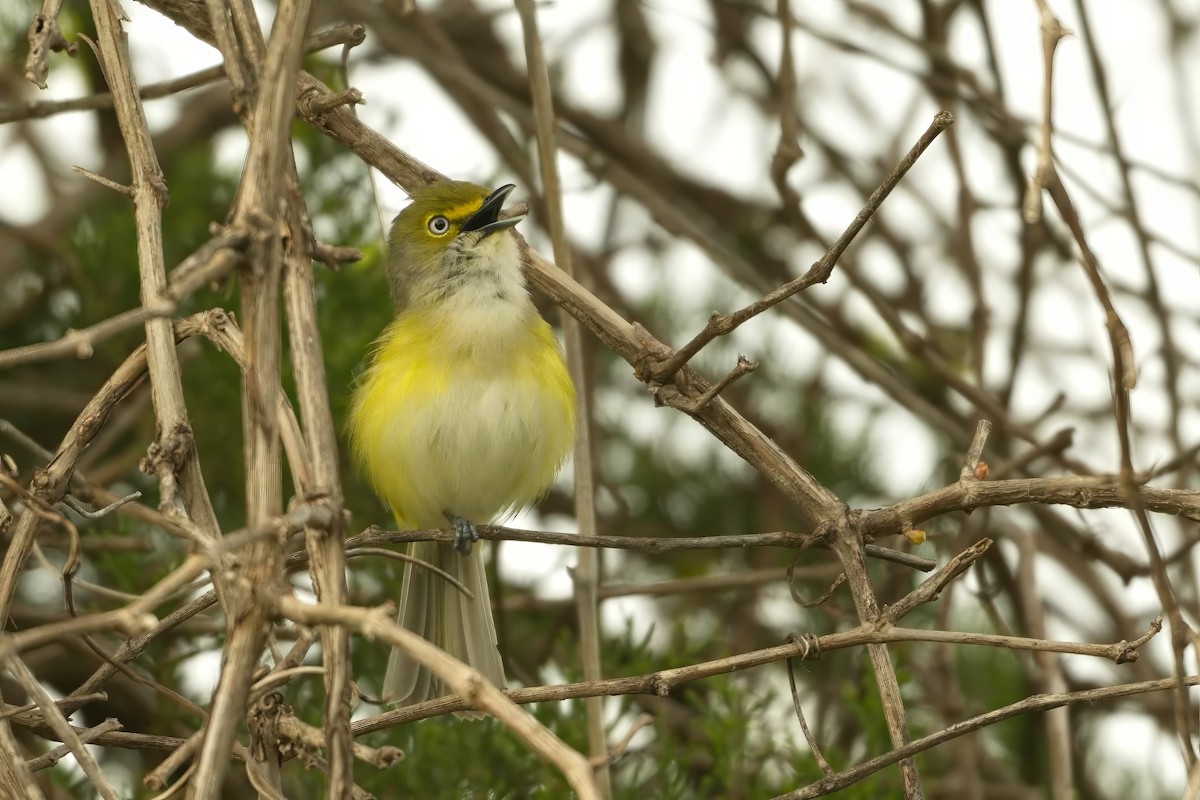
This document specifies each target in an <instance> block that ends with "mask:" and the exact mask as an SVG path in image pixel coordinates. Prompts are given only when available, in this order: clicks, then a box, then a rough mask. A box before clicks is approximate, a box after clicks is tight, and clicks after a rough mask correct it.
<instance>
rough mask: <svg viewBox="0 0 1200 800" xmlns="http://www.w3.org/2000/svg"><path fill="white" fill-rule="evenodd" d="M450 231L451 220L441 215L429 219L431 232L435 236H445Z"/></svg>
mask: <svg viewBox="0 0 1200 800" xmlns="http://www.w3.org/2000/svg"><path fill="white" fill-rule="evenodd" d="M448 230H450V220H448V219H446V218H445V217H443V216H442V215H441V214H438V215H437V216H436V217H431V218H430V219H429V232H430V233H432V234H433V235H434V236H444V235H445V233H446V231H448Z"/></svg>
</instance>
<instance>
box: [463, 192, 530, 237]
mask: <svg viewBox="0 0 1200 800" xmlns="http://www.w3.org/2000/svg"><path fill="white" fill-rule="evenodd" d="M515 188H517V187H516V186H514V185H513V184H511V183H509V184H506V185H504V186H501V187H500V188H499V189H497V190H496V191H494V192H492V193H491V194H489V195H488V196H487V198H485V199H484V201H483V205H481V206H480V207H479V210H478V211H476V212H475V213H474V214H472V215H471V217H470V218H469V219H468V220H467V221H466V222H464V223H463V226H462V232H463V233H466V232H467V231H479V232H480V233H481V234H482V236H488V235H489V234H493V233H495V232H496V231H502V230H504V229H506V228H511V227H512V226H513V225H516V224H517V223H518V222H520V221H521V220H523V219H524V218H525V217H524V215H517V216H515V217H508V218H507V219H499V217H500V210H501V209H502V208H504V201H505V200H506V199H507V198H508V195H509V193H510V192H512V190H513V189H515ZM482 236H481V237H480V238H482Z"/></svg>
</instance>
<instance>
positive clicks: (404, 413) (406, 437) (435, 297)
mask: <svg viewBox="0 0 1200 800" xmlns="http://www.w3.org/2000/svg"><path fill="white" fill-rule="evenodd" d="M513 188H514V187H513V186H512V185H508V186H502V187H500V188H499V189H497V190H496V191H494V192H489V191H488V190H487V189H486V188H484V187H482V186H476V185H475V184H472V183H465V182H461V181H442V182H439V183H435V184H433V185H431V186H427V187H424V188H421V189H417V190H414V191H413V192H412V195H411V199H412V202H411V203H410V204H409V205H408V206H407V207H406V208H405V209H404V210H403V211H401V212H400V214H399V216H397V217H396V219H395V221H394V222H393V223H392V230H391V235H390V237H389V240H388V259H387V273H388V281H389V284H390V287H391V294H392V300H393V301H394V302H395V305H396V319H395V320H394V321H393V322H392V323H391V324H390V325H388V327H387V328H386V329H385V330H384V331H383V333H382V335H381V336H380V337H379V339H378V340H377V341H376V343H375V347H374V351H373V353H372V356H371V363H370V366H369V367H368V368H367V370H366V371H365V372H364V373H363V375H362V377H361V379H360V380H359V382H358V384H357V385H356V387H355V389H354V397H353V400H352V403H351V409H350V417H349V434H350V444H351V450H352V452H353V455H354V458H355V460H356V462H357V464H358V466H359V468H360V469H361V471H362V474H363V475H364V476H365V477H366V478H367V479H368V480H369V481H370V483H371V485H372V487H374V489H375V492H376V494H378V495H379V496H380V497H381V498H382V499H383V500H384V501H385V502H386V503H387V504H388V506H389V507H390V508H391V510H392V513H393V514H395V516H396V522H397V524H398V525H399V526H400V528H401V529H424V528H441V527H444V526H445V525H446V523H447V522H448V523H450V524H451V525H453V527H454V529H455V540H454V544H453V545H451V544H448V543H441V542H418V543H415V544H412V545H409V546H408V553H409V554H410V555H411V556H413V557H414V558H416V559H418V560H420V561H424V562H427V563H429V564H432V565H433V566H436V567H438V568H440V569H442V570H445V571H446V572H447V573H449V574H450V575H453V576H454V577H456V578H457V579H458V580H460V581H461V582H462V583H463V584H465V585H466V587H467V588H468V589H469V590H470V591H471V593H472V594H473V595H474V599H468V598H467V597H466V596H465V595H464V594H463V593H462V592H461V591H459V590H458V589H457V588H456V587H455V586H454V585H453V584H451V583H450V582H449V581H447V580H445V578H443V577H441V576H439V575H437V574H436V573H434V572H432V571H430V570H428V569H424V568H423V567H421V566H419V565H413V564H406V565H405V567H404V583H403V585H402V586H401V589H400V604H399V608H400V611H399V617H398V621H399V624H400V625H402V626H403V627H405V628H407V629H409V630H411V631H412V632H414V633H416V634H419V635H421V636H423V637H425V638H426V639H427V640H429V641H430V642H432V643H434V644H436V645H437V646H439V647H441V648H442V649H443V650H445V651H446V652H448V653H450V654H451V655H453V656H455V657H457V658H459V659H461V660H463V661H465V662H467V663H468V664H470V665H471V666H473V667H474V668H475V669H477V670H479V671H480V672H482V673H483V675H484V676H486V677H487V679H488V680H489V681H491V682H492V683H494V684H495V685H496V686H498V687H500V688H501V689H503V688H506V685H507V684H506V681H505V677H504V667H503V664H502V663H501V660H500V652H499V650H498V649H497V646H496V626H495V623H494V622H493V620H492V611H491V600H490V598H489V595H488V584H487V576H486V574H485V571H484V565H483V563H482V558H481V556H480V555H479V554H478V553H473V552H472V549H473V548H472V545H473V544H474V542H475V541H476V540H477V539H478V538H479V535H478V533H477V532H476V531H475V523H478V524H486V523H489V522H492V521H493V520H495V519H496V518H497V517H500V516H503V515H505V514H507V513H511V512H514V511H516V510H518V509H520V508H522V507H524V506H527V505H530V504H531V503H533V502H534V501H536V500H537V499H538V498H539V497H540V496H541V495H542V494H543V493H544V492H545V490H546V488H547V487H548V486H549V484H550V482H551V481H552V480H554V476H555V474H557V472H558V470H559V468H560V467H561V466H562V463H563V461H564V459H565V458H566V456H567V453H568V451H569V450H570V448H571V443H572V441H573V440H574V435H575V389H574V387H573V386H572V384H571V379H570V377H569V376H568V374H567V369H566V365H565V364H564V362H563V356H562V350H561V348H560V347H559V344H558V340H557V339H556V338H555V336H554V331H553V329H552V328H551V327H550V325H548V324H547V323H546V321H545V320H544V319H542V318H541V316H540V315H539V314H538V312H537V309H535V308H534V305H533V302H532V301H531V300H530V298H529V292H528V290H527V289H526V286H525V278H524V275H523V274H522V272H521V258H520V253H519V252H518V249H517V241H516V237H515V236H513V233H512V231H511V230H509V229H510V228H512V226H514V225H515V224H517V222H519V221H520V220H521V217H519V216H517V217H508V218H507V219H500V218H499V214H500V210H501V208H502V207H503V205H504V201H505V199H506V198H507V197H508V195H509V193H510V192H511V191H512V190H513ZM448 691H449V690H448V688H447V687H446V686H445V685H444V684H443V683H442V682H441V681H440V680H438V679H437V678H436V677H435V676H433V675H432V674H430V673H429V672H428V671H427V670H425V669H424V668H422V667H420V666H418V665H417V664H416V663H415V662H413V661H412V660H411V659H408V658H406V657H405V656H404V654H403V653H401V652H400V651H398V650H393V651H392V654H391V658H390V659H389V660H388V668H387V675H386V676H385V678H384V683H383V696H384V699H385V700H387V701H389V702H393V703H396V704H398V705H402V706H404V705H412V704H415V703H420V702H422V701H424V700H428V699H431V698H434V697H439V696H441V695H443V694H447V693H448ZM474 716H478V715H474Z"/></svg>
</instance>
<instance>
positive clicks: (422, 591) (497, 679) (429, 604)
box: [383, 542, 507, 719]
mask: <svg viewBox="0 0 1200 800" xmlns="http://www.w3.org/2000/svg"><path fill="white" fill-rule="evenodd" d="M408 554H409V555H411V556H412V557H413V558H415V559H417V560H419V561H424V562H426V563H428V564H431V565H433V566H435V567H437V568H438V569H441V570H443V571H445V572H446V573H448V574H449V575H452V576H453V577H454V578H456V579H457V580H458V581H460V582H461V583H462V584H463V585H465V586H466V588H467V589H468V590H470V592H471V594H472V595H474V597H473V598H468V597H467V596H466V595H465V594H463V592H462V590H460V589H459V588H458V587H456V586H455V585H454V584H452V583H451V582H450V581H448V580H446V579H445V577H443V576H441V575H438V574H437V573H435V572H433V571H432V570H428V569H425V568H424V567H421V566H419V565H415V564H411V563H409V564H405V565H404V585H403V587H401V591H400V613H399V614H398V616H397V622H398V623H399V624H400V626H401V627H403V628H407V629H408V630H410V631H412V632H413V633H415V634H417V635H418V636H422V637H424V638H425V639H426V640H428V641H429V642H432V643H433V644H435V645H437V646H438V647H440V648H442V649H443V650H445V651H446V652H447V653H449V654H450V655H452V656H454V657H455V658H457V659H459V660H460V661H465V662H466V663H467V664H470V665H471V666H472V667H474V668H475V669H477V670H479V671H480V672H481V673H483V676H484V677H485V678H487V679H488V680H489V681H490V682H491V683H493V684H495V685H496V686H497V687H499V688H501V689H505V688H507V682H506V681H505V679H504V665H503V663H501V661H500V651H499V649H497V647H496V624H495V622H493V621H492V606H491V599H490V597H489V595H488V583H487V575H486V573H485V570H484V566H483V558H482V556H481V554H480V553H479V552H478V550H477V549H476V550H475V551H474V552H472V553H471V554H470V555H466V556H464V555H461V554H460V553H459V552H458V551H456V550H455V549H454V546H453V545H451V544H447V543H444V542H414V543H413V544H411V545H409V547H408ZM450 693H451V689H450V688H449V687H448V686H447V685H446V684H445V683H444V682H443V681H442V680H441V679H439V678H438V677H437V676H435V675H433V674H432V673H431V672H430V671H429V670H427V669H426V668H424V667H422V666H421V665H419V664H417V662H415V661H413V660H412V658H410V657H408V656H406V655H405V654H404V653H402V652H401V651H400V650H398V649H395V648H393V650H392V654H391V657H390V658H389V659H388V666H387V674H386V675H385V676H384V679H383V699H384V700H386V701H387V702H390V703H395V704H396V705H398V706H411V705H415V704H417V703H421V702H424V701H426V700H431V699H433V698H435V697H441V696H442V695H445V694H450ZM459 716H461V717H463V718H467V719H479V718H480V717H482V716H483V714H481V713H478V712H464V713H462V714H459Z"/></svg>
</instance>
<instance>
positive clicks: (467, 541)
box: [447, 514, 479, 556]
mask: <svg viewBox="0 0 1200 800" xmlns="http://www.w3.org/2000/svg"><path fill="white" fill-rule="evenodd" d="M447 516H448V517H449V519H450V524H451V525H453V526H454V549H455V550H457V551H458V552H460V553H462V554H463V555H464V556H467V555H470V554H471V546H472V545H473V544H475V542H477V541H479V531H477V530H475V525H474V524H472V522H471V520H469V519H465V518H463V517H459V516H455V515H452V514H448V515H447Z"/></svg>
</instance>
